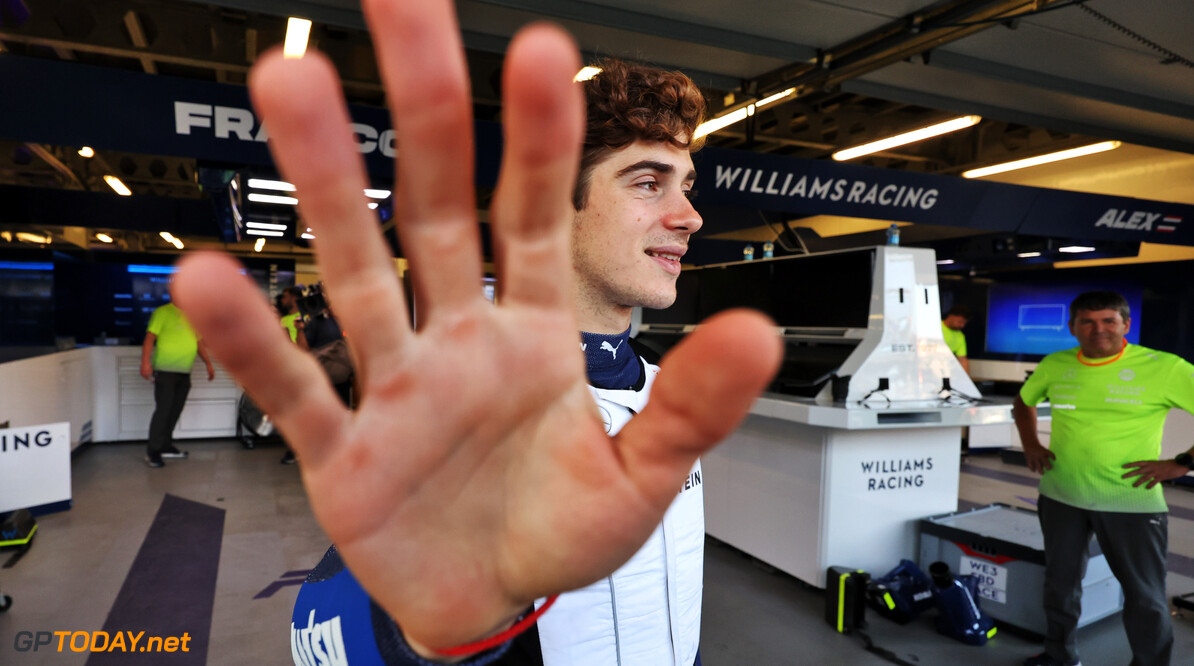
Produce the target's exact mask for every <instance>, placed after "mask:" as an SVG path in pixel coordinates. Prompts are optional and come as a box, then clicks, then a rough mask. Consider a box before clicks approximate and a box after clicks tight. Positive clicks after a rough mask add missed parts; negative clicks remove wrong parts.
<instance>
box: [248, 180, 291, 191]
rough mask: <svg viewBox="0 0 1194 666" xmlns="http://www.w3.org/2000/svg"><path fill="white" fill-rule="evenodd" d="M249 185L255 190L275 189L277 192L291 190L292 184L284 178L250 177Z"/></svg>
mask: <svg viewBox="0 0 1194 666" xmlns="http://www.w3.org/2000/svg"><path fill="white" fill-rule="evenodd" d="M249 187H251V188H253V189H255V190H276V191H278V192H293V191H294V185H291V184H290V183H288V182H286V181H284V180H266V179H264V178H250V179H249Z"/></svg>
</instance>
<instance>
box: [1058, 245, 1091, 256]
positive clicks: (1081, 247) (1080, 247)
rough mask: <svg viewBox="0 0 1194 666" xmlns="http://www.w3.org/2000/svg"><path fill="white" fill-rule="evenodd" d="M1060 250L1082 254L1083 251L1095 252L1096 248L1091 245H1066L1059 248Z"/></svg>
mask: <svg viewBox="0 0 1194 666" xmlns="http://www.w3.org/2000/svg"><path fill="white" fill-rule="evenodd" d="M1057 251H1058V252H1065V253H1066V254H1081V253H1083V252H1094V251H1095V249H1094V248H1093V247H1090V246H1089V245H1066V246H1065V247H1059V248H1057Z"/></svg>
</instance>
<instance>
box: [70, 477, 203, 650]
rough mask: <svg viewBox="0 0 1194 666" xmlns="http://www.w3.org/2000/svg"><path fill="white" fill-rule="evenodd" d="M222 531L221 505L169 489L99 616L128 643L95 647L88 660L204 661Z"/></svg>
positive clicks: (107, 629)
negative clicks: (102, 648)
mask: <svg viewBox="0 0 1194 666" xmlns="http://www.w3.org/2000/svg"><path fill="white" fill-rule="evenodd" d="M223 536H224V510H223V509H217V508H215V507H211V506H207V505H206V504H200V503H198V502H192V501H190V500H185V499H182V498H180V497H175V496H173V495H166V497H165V499H163V500H162V504H161V506H160V507H159V508H158V513H157V516H156V517H154V519H153V524H152V525H150V526H149V532H148V533H147V534H146V535H145V541H143V542H142V543H141V550H140V551H138V552H137V557H136V558H135V559H134V560H133V565H132V567H130V568H129V573H128V576H127V577H126V578H125V579H124V585H123V586H121V588H120V592H119V593H118V594H117V595H116V601H115V602H113V604H112V609H111V610H110V611H108V619H107V620H105V621H104V629H103V630H104V631H105V632H107V634H108V635H109V636H110V637H112V639H113V640H115V637H116V636H117V635H120V636H121V637H122V638H123V641H122V645H123V646H125V650H124V651H122V650H117V651H115V652H113V651H111V650H112V649H113V648H114V646H112V647H109V651H108V652H92V653H91V656H90V657H89V658H88V659H87V666H106V665H108V664H119V665H124V664H163V663H169V664H171V666H175V665H181V664H197V665H199V664H205V663H206V662H207V644H208V639H209V638H210V636H211V615H212V609H213V607H214V605H215V598H216V574H217V573H218V571H219V565H220V546H221V542H222V540H223ZM130 632H131V633H130ZM141 632H144V634H141ZM138 634H140V636H139V638H138V639H137V643H136V644H135V645H133V644H132V639H133V637H137V636H138ZM154 637H161V639H162V640H161V641H156V642H153V643H151V642H150V641H152V640H155V639H154ZM184 637H185V638H184ZM170 638H177V639H178V640H177V641H169V640H167V639H170ZM184 646H185V651H184ZM171 647H173V650H172V651H169V652H168V654H167V651H168V650H169V648H171ZM159 650H160V651H159Z"/></svg>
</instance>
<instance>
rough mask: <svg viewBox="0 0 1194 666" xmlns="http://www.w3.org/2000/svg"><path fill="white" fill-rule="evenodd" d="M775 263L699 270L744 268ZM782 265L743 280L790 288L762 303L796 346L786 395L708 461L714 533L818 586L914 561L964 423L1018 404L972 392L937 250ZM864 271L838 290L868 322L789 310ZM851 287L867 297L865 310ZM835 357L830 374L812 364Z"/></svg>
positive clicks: (841, 301)
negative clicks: (843, 569) (940, 282)
mask: <svg viewBox="0 0 1194 666" xmlns="http://www.w3.org/2000/svg"><path fill="white" fill-rule="evenodd" d="M859 254H863V255H866V256H865V257H863V258H864V259H865V258H866V257H869V258H870V261H859V256H858V255H859ZM787 261H792V262H800V261H808V262H811V263H810V265H812V264H817V265H818V269H817V272H818V273H819V274H821V275H822V278H821V279H820V280H808V279H800V280H785V279H784V276H791V275H797V274H801V271H800V270H793V269H789V268H786V267H782V266H780V264H781V263H782V262H787ZM766 263H767V262H766V261H764V262H760V261H755V262H752V264H754V265H755V266H754V267H748V266H746V265H745V264H741V265H730V266H721V267H716V268H713V269H702V270H699V271H696V272H697V273H703V272H705V271H710V270H712V271H718V270H722V271H726V272H727V273H728V272H730V271H734V270H743V271H744V273H743V275H746V271H756V272H757V270H758V269H757V268H756V267H757V266H758V265H759V264H766ZM775 263H776V266H775V267H774V270H771V271H769V273H768V274H769V276H770V280H771V281H770V282H768V283H766V284H759V283H752V284H750V285H744V286H746V287H748V288H747V289H744V290H742V291H749V290H752V289H764V290H767V289H769V290H771V292H772V293H773V295H782V297H779V296H776V297H775V298H771V299H762V301H761V303H765V304H767V305H766V307H765V309H767V308H768V307H769V308H771V309H772V311H771V312H769V314H772V316H773V317H775V318H776V319H777V323H779V324H780V325H782V326H784V327H785V328H784V333H785V338H786V342H787V349H788V352H787V354H786V356H785V362H784V367H783V369H782V370H781V376H780V377H779V378H778V379H777V381H776V384H775V385H774V386H773V388H774V389H776V391H777V392H769V393H765V394H764V395H763V396H762V397H761V398H759V399H758V400H757V401H756V402H755V405H754V407H753V408H752V410H751V413H750V415H749V416H748V417H747V419H746V420H745V421H744V422H743V424H742V425H741V426H740V427H739V428H738V430H736V431H735V432H734V433H733V434H732V435H731V436H730V437H729V438H728V439H727V440H726V441H725V442H724V443H722V444H721V445H720V446H718V447H717V448H716V449H714V450H713V451H711V452H710V453H708V454H706V456H705V457H704V458H703V459H702V465H703V467H704V471H705V529H706V532H708V533H709V534H710V535H711V536H714V537H716V538H718V539H720V540H722V541H725V542H726V543H729V544H730V545H732V546H734V547H736V548H739V549H741V550H743V551H745V552H747V553H750V554H751V555H753V556H755V557H758V558H759V559H761V560H763V561H765V562H767V563H768V564H771V565H772V566H775V567H776V568H779V569H781V570H783V571H785V572H787V573H789V574H791V575H793V576H796V577H797V578H800V579H801V580H803V581H805V582H807V583H810V584H812V585H816V586H817V587H824V586H825V582H826V581H825V572H826V570H827V569H828V568H829V567H830V566H834V565H842V566H849V567H851V568H857V569H864V570H867V571H871V572H882V571H888V570H889V569H891V568H892V567H893V566H895V565H896V564H898V563H899V562H900V560H902V559H915V558H916V555H917V524H918V523H917V521H918V520H919V519H921V518H924V517H927V516H932V515H938V514H943V513H949V512H952V511H955V510H957V505H958V475H959V464H960V457H961V434H962V428H963V427H964V426H969V425H978V424H995V423H1010V422H1011V421H1012V418H1011V407H1010V403H1008V404H988V403H979V402H976V401H975V400H974V399H978V398H979V397H980V396H979V392H978V390H977V388H976V387H975V386H974V383H973V382H972V381H971V380H970V378H969V377H968V376H967V375H966V373H965V371H964V370H963V369H962V367H961V365H960V364H959V363H958V362H957V359H955V358H954V356H953V355H952V354H951V353H950V351H949V349H948V348H947V347H946V345H945V341H944V339H943V337H942V335H941V320H940V313H941V309H940V302H939V297H938V290H937V274H936V257H935V255H934V253H933V251H932V250H927V249H919V248H904V247H890V246H888V247H875V248H867V249H865V250H860V251H851V252H842V253H832V254H824V255H811V256H808V257H796V258H792V259H781V260H775ZM835 266H838V267H839V269H835ZM868 268H869V270H870V276H869V277H870V280H869V285H870V289H869V290H867V289H866V288H865V287H866V281H865V280H863V281H862V282H861V283H860V284H861V285H862V286H861V287H860V288H858V289H856V290H854V291H852V292H851V291H849V290H840V289H839V290H837V292H835V293H834V295H835V296H836V297H837V298H835V302H834V308H837V309H840V310H841V311H849V310H856V311H859V312H867V311H868V310H869V314H868V315H867V316H866V320H865V324H863V322H862V321H857V322H855V321H849V322H845V323H846V324H847V326H846V327H844V328H834V327H833V326H834V325H840V324H841V323H842V322H840V321H837V320H835V321H833V322H832V323H831V324H829V325H822V326H816V325H815V324H814V325H812V326H810V322H809V321H807V320H806V321H801V322H796V323H797V324H799V327H793V326H789V325H788V324H790V323H791V322H786V321H784V320H783V319H782V317H783V316H785V315H788V316H796V315H790V314H788V313H792V312H796V313H800V312H803V310H802V309H801V307H800V305H801V303H802V302H808V303H815V302H816V300H815V299H819V300H821V301H824V300H826V293H825V291H826V284H827V283H829V282H831V281H835V280H836V281H838V282H839V283H840V282H849V281H850V279H851V278H857V277H859V276H857V275H854V274H853V273H849V274H846V273H844V271H854V272H857V271H860V270H862V271H865V270H867V269H868ZM698 277H699V276H698ZM806 277H807V276H806ZM718 280H724V276H721V277H717V278H716V279H715V280H713V281H712V282H716V281H718ZM697 285H698V289H704V287H705V286H706V281H705V280H703V279H698V280H697ZM707 296H708V294H705V293H704V292H702V293H701V294H700V298H698V300H701V299H705V301H708V299H707V298H706V297H707ZM851 298H853V299H868V298H869V308H868V307H865V306H864V305H863V303H860V302H851V300H850V299H851ZM813 309H816V308H815V306H814V307H813ZM698 314H699V315H700V316H707V315H708V314H710V313H709V312H700V313H698ZM851 325H853V327H850V326H851ZM863 326H865V328H864V327H863ZM643 329H644V330H645V331H646V332H647V333H648V334H650V333H651V332H652V327H651V326H648V325H644V327H643ZM833 358H836V359H838V361H837V365H836V367H835V368H833V369H832V371H830V372H824V367H819V368H817V369H816V370H815V371H812V372H810V371H809V370H808V368H809V367H810V365H816V364H818V363H824V362H825V359H833ZM793 377H800V379H799V380H796V379H793ZM809 377H815V379H811V380H810V379H808V378H809ZM947 379H948V383H947V382H946V380H947ZM810 386H811V390H810ZM943 389H944V390H943ZM835 393H836V395H837V398H838V399H836V400H835V398H834V395H835ZM808 396H815V397H808ZM814 537H815V538H814Z"/></svg>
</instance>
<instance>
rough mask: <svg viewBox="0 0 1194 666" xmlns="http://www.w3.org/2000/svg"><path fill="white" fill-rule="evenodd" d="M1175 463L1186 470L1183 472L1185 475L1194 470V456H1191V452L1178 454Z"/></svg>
mask: <svg viewBox="0 0 1194 666" xmlns="http://www.w3.org/2000/svg"><path fill="white" fill-rule="evenodd" d="M1173 462H1174V463H1176V464H1177V465H1179V466H1181V467H1182V469H1183V470H1184V471H1183V472H1182V473H1183V474H1185V473H1188V472H1189V471H1190V470H1194V456H1191V455H1190V452H1189V451H1186V452H1185V453H1179V454H1177V457H1176V458H1174V459H1173Z"/></svg>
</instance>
